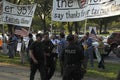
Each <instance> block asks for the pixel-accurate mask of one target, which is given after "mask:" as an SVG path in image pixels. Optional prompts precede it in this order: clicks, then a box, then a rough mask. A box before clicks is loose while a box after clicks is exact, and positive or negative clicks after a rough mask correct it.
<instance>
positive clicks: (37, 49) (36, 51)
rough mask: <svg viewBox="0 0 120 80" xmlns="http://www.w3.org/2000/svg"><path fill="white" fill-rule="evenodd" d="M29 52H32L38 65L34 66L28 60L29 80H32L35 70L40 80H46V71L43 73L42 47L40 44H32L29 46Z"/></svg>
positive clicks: (31, 61)
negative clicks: (29, 65) (38, 73)
mask: <svg viewBox="0 0 120 80" xmlns="http://www.w3.org/2000/svg"><path fill="white" fill-rule="evenodd" d="M30 50H32V51H33V56H34V57H35V58H36V60H37V61H38V64H35V63H34V62H33V60H32V59H30V64H31V73H30V80H34V76H35V73H36V71H37V69H38V70H39V72H40V75H41V80H47V79H46V71H45V64H44V63H45V58H44V45H43V43H42V42H33V43H32V44H31V46H30Z"/></svg>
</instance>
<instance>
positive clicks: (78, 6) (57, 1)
mask: <svg viewBox="0 0 120 80" xmlns="http://www.w3.org/2000/svg"><path fill="white" fill-rule="evenodd" d="M119 14H120V1H119V0H54V1H53V11H52V20H53V21H61V22H72V21H82V20H85V19H86V18H87V19H91V18H101V17H109V16H115V15H119Z"/></svg>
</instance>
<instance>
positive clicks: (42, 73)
mask: <svg viewBox="0 0 120 80" xmlns="http://www.w3.org/2000/svg"><path fill="white" fill-rule="evenodd" d="M37 69H38V70H39V72H40V77H41V80H47V78H46V71H45V66H44V64H34V63H31V72H30V80H34V77H35V73H36V71H37Z"/></svg>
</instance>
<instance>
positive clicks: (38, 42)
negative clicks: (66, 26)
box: [7, 32, 105, 80]
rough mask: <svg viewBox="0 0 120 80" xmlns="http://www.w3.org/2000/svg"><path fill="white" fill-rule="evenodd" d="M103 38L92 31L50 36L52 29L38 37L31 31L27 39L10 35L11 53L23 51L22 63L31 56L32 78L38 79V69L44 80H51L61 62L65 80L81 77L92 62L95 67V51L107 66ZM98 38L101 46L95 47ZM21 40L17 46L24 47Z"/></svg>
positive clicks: (21, 55)
mask: <svg viewBox="0 0 120 80" xmlns="http://www.w3.org/2000/svg"><path fill="white" fill-rule="evenodd" d="M102 40H103V39H102V37H97V36H94V37H93V36H91V34H90V33H88V32H87V33H86V34H85V35H84V37H82V38H80V39H79V37H78V35H77V34H69V35H68V36H67V37H65V33H63V32H61V33H60V34H59V35H58V36H56V35H55V34H52V35H51V36H50V35H49V33H48V32H46V33H44V34H41V33H37V34H36V39H35V40H34V39H33V35H32V34H31V33H30V34H29V35H28V39H27V41H25V40H24V39H23V37H21V36H16V35H14V34H9V38H8V41H7V44H8V50H9V52H8V56H9V58H14V56H15V53H16V52H17V51H19V54H20V57H21V62H22V63H24V62H25V55H27V57H28V60H29V62H30V80H34V77H35V73H36V71H37V69H38V70H39V72H40V77H41V80H50V79H51V78H52V76H53V75H54V72H55V69H56V62H57V61H58V62H59V64H60V68H61V71H60V72H61V76H62V77H63V80H81V79H82V78H83V77H84V74H85V73H86V71H87V67H88V62H89V61H90V67H91V68H94V53H95V54H96V56H97V58H98V68H100V69H105V66H104V56H103V54H104V45H103V42H102ZM94 41H97V42H98V43H99V45H97V46H96V45H95V46H94V44H93V42H94ZM18 43H21V49H20V50H18V49H17V47H20V45H19V46H18ZM25 52H26V53H25Z"/></svg>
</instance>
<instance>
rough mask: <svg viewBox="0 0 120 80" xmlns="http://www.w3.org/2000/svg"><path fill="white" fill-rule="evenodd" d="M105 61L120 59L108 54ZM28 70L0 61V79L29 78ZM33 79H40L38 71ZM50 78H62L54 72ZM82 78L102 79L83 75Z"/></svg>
mask: <svg viewBox="0 0 120 80" xmlns="http://www.w3.org/2000/svg"><path fill="white" fill-rule="evenodd" d="M105 61H106V62H116V63H120V59H119V58H116V56H115V55H114V54H110V56H109V57H106V58H105ZM29 73H30V70H29V68H28V67H21V66H16V65H10V64H3V63H0V80H29ZM35 80H40V77H39V73H38V72H37V74H36V76H35ZM51 80H62V79H61V76H60V73H58V72H55V75H54V76H53V78H52V79H51ZM83 80H102V79H93V78H90V77H85V78H84V79H83Z"/></svg>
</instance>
